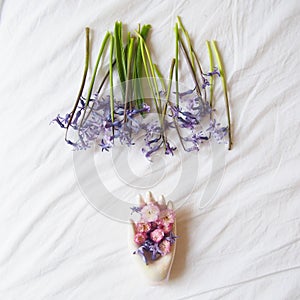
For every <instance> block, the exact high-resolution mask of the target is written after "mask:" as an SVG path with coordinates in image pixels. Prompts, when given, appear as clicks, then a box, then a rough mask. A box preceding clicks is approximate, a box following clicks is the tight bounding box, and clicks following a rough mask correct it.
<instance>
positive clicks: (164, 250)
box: [159, 240, 171, 256]
mask: <svg viewBox="0 0 300 300" xmlns="http://www.w3.org/2000/svg"><path fill="white" fill-rule="evenodd" d="M159 250H160V251H161V255H162V256H164V255H166V254H168V253H170V252H171V243H170V242H169V241H167V240H163V241H162V242H161V243H160V244H159Z"/></svg>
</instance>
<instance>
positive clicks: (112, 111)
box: [109, 35, 115, 122]
mask: <svg viewBox="0 0 300 300" xmlns="http://www.w3.org/2000/svg"><path fill="white" fill-rule="evenodd" d="M113 56H114V36H113V35H110V55H109V85H110V115H111V121H112V122H114V120H115V115H114V109H115V108H114V82H113Z"/></svg>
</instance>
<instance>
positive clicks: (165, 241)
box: [129, 192, 177, 283]
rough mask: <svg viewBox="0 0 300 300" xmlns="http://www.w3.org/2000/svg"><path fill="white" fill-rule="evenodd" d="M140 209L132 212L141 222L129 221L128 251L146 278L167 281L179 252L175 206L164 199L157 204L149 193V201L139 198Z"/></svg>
mask: <svg viewBox="0 0 300 300" xmlns="http://www.w3.org/2000/svg"><path fill="white" fill-rule="evenodd" d="M138 201H139V206H138V207H134V208H133V210H134V211H135V212H138V213H140V214H141V220H140V221H139V222H137V223H135V222H134V221H133V220H130V223H131V226H130V228H129V248H130V250H131V251H132V253H133V254H135V255H133V256H134V260H135V261H136V263H137V265H138V266H139V267H140V269H141V270H142V272H143V273H144V274H145V275H146V277H147V278H148V279H149V280H150V281H152V282H155V283H159V282H162V281H164V280H165V281H167V280H168V278H169V275H170V271H171V267H172V263H173V259H174V256H175V251H176V242H175V239H176V238H177V236H176V218H175V213H174V210H173V203H172V202H171V201H168V203H167V204H166V201H165V199H164V197H163V196H161V197H160V198H159V201H156V200H155V199H154V198H153V195H152V194H151V193H150V192H148V193H147V195H146V201H145V200H144V199H143V197H142V196H139V199H138Z"/></svg>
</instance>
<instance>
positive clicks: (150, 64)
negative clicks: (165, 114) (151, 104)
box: [137, 33, 162, 113]
mask: <svg viewBox="0 0 300 300" xmlns="http://www.w3.org/2000/svg"><path fill="white" fill-rule="evenodd" d="M137 34H138V35H139V36H140V38H141V39H142V40H141V41H142V47H141V49H142V53H143V51H144V49H145V51H146V54H147V59H148V63H149V67H150V71H151V75H152V80H153V84H154V89H155V92H156V97H157V99H158V106H159V111H158V113H161V112H162V107H161V99H160V95H159V89H158V84H157V81H156V75H155V70H154V64H153V62H152V58H151V55H150V51H149V49H148V47H147V45H146V43H145V41H144V39H143V37H142V36H141V35H140V34H139V33H137ZM144 57H145V55H144Z"/></svg>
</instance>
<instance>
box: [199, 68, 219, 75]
mask: <svg viewBox="0 0 300 300" xmlns="http://www.w3.org/2000/svg"><path fill="white" fill-rule="evenodd" d="M203 75H205V76H213V75H218V76H219V77H221V74H220V72H219V69H218V68H217V67H214V69H213V71H212V72H208V73H204V74H203Z"/></svg>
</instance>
